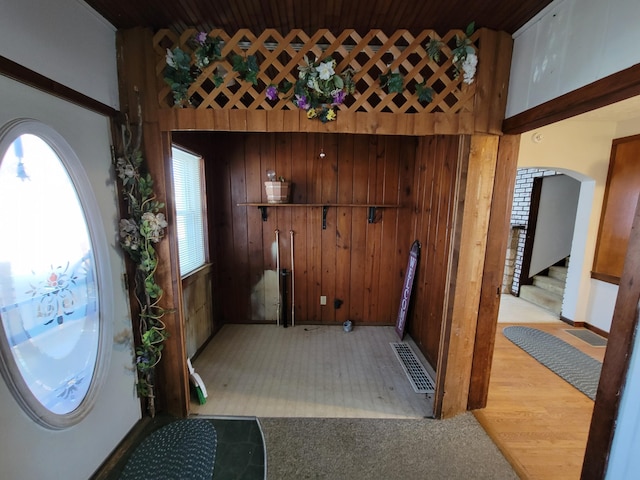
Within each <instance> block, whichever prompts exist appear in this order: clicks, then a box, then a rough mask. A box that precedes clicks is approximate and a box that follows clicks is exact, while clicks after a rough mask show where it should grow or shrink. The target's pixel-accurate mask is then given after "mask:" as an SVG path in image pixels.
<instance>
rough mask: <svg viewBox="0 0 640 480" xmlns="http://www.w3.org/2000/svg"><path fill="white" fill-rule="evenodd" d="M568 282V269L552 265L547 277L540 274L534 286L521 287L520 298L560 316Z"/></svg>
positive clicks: (534, 278)
mask: <svg viewBox="0 0 640 480" xmlns="http://www.w3.org/2000/svg"><path fill="white" fill-rule="evenodd" d="M567 261H568V259H567V260H566V261H565V264H566V263H567ZM566 281H567V267H566V266H563V265H552V266H551V267H549V269H548V273H547V274H546V275H544V274H538V275H535V276H534V277H533V285H521V286H520V298H521V299H523V300H526V301H528V302H530V303H533V304H535V305H538V306H540V307H542V308H545V309H547V310H549V311H551V312H553V313H555V314H557V315H558V316H560V313H561V312H562V297H563V294H564V286H565V283H566Z"/></svg>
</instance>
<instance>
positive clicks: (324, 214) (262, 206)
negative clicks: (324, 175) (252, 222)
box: [238, 202, 400, 230]
mask: <svg viewBox="0 0 640 480" xmlns="http://www.w3.org/2000/svg"><path fill="white" fill-rule="evenodd" d="M238 206H239V207H258V209H259V210H260V212H262V221H263V222H266V221H267V208H268V207H322V229H323V230H326V229H327V211H328V210H329V208H330V207H347V208H367V209H368V210H369V214H368V216H367V219H368V221H369V223H374V222H375V218H376V210H377V209H378V208H400V205H397V204H393V205H391V204H378V203H377V204H362V203H253V202H248V203H238Z"/></svg>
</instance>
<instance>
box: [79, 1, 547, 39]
mask: <svg viewBox="0 0 640 480" xmlns="http://www.w3.org/2000/svg"><path fill="white" fill-rule="evenodd" d="M85 2H86V3H87V4H88V5H89V6H90V7H92V8H93V9H94V10H96V11H97V12H98V13H99V14H101V15H102V16H103V17H105V18H106V19H107V20H108V21H109V22H111V23H112V24H113V25H114V26H115V27H117V28H119V29H127V28H133V27H147V28H151V29H152V30H159V29H161V28H170V29H172V30H174V31H176V32H180V31H183V30H185V29H187V28H196V29H199V30H206V31H209V30H213V29H215V28H219V29H223V30H226V31H229V32H232V31H237V30H240V29H245V28H246V29H249V30H252V31H254V32H261V31H263V30H265V29H267V28H275V29H276V30H278V31H279V32H280V33H283V34H284V33H286V32H289V31H291V30H294V29H302V30H305V31H317V30H320V29H322V28H327V29H329V30H332V31H335V32H337V31H341V30H344V29H354V30H356V31H358V32H361V33H364V32H367V31H369V30H371V29H380V30H383V31H385V32H393V31H396V30H402V29H407V30H409V31H410V32H412V33H417V32H420V31H422V30H426V29H434V30H436V31H438V32H446V31H448V30H452V29H458V28H464V27H465V26H466V25H467V24H469V23H470V22H471V21H475V22H476V26H477V27H478V28H480V27H485V28H489V29H492V30H496V31H505V32H507V33H510V34H513V33H514V32H515V31H516V30H518V29H519V28H520V27H522V26H523V25H524V24H525V23H526V22H527V21H528V20H530V19H531V18H532V17H534V16H535V15H536V14H538V13H539V12H540V11H541V10H542V9H543V8H545V7H546V6H547V5H548V4H549V3H550V2H551V0H522V1H519V2H514V1H512V0H484V1H482V2H478V1H475V0H450V1H449V2H415V0H325V1H324V2H313V3H310V2H295V1H293V0H219V1H217V2H215V3H214V2H211V1H210V0H181V1H180V2H175V1H169V0H137V1H136V2H131V1H130V0H85Z"/></svg>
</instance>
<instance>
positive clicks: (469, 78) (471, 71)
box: [462, 53, 478, 84]
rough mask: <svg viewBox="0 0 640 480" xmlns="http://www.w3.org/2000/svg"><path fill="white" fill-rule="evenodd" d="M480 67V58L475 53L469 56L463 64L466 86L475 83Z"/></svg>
mask: <svg viewBox="0 0 640 480" xmlns="http://www.w3.org/2000/svg"><path fill="white" fill-rule="evenodd" d="M477 65H478V56H477V55H476V54H475V53H469V54H467V58H465V60H464V62H462V71H463V72H464V78H463V81H464V83H466V84H471V83H473V77H475V75H476V66H477Z"/></svg>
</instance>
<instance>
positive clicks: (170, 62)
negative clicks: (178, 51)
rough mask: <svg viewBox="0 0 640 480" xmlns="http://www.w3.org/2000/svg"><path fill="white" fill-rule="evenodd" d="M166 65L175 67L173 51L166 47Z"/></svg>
mask: <svg viewBox="0 0 640 480" xmlns="http://www.w3.org/2000/svg"><path fill="white" fill-rule="evenodd" d="M166 59H167V65H169V66H170V67H173V68H176V61H175V60H174V58H173V52H172V51H171V50H169V49H168V48H167V57H166Z"/></svg>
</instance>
